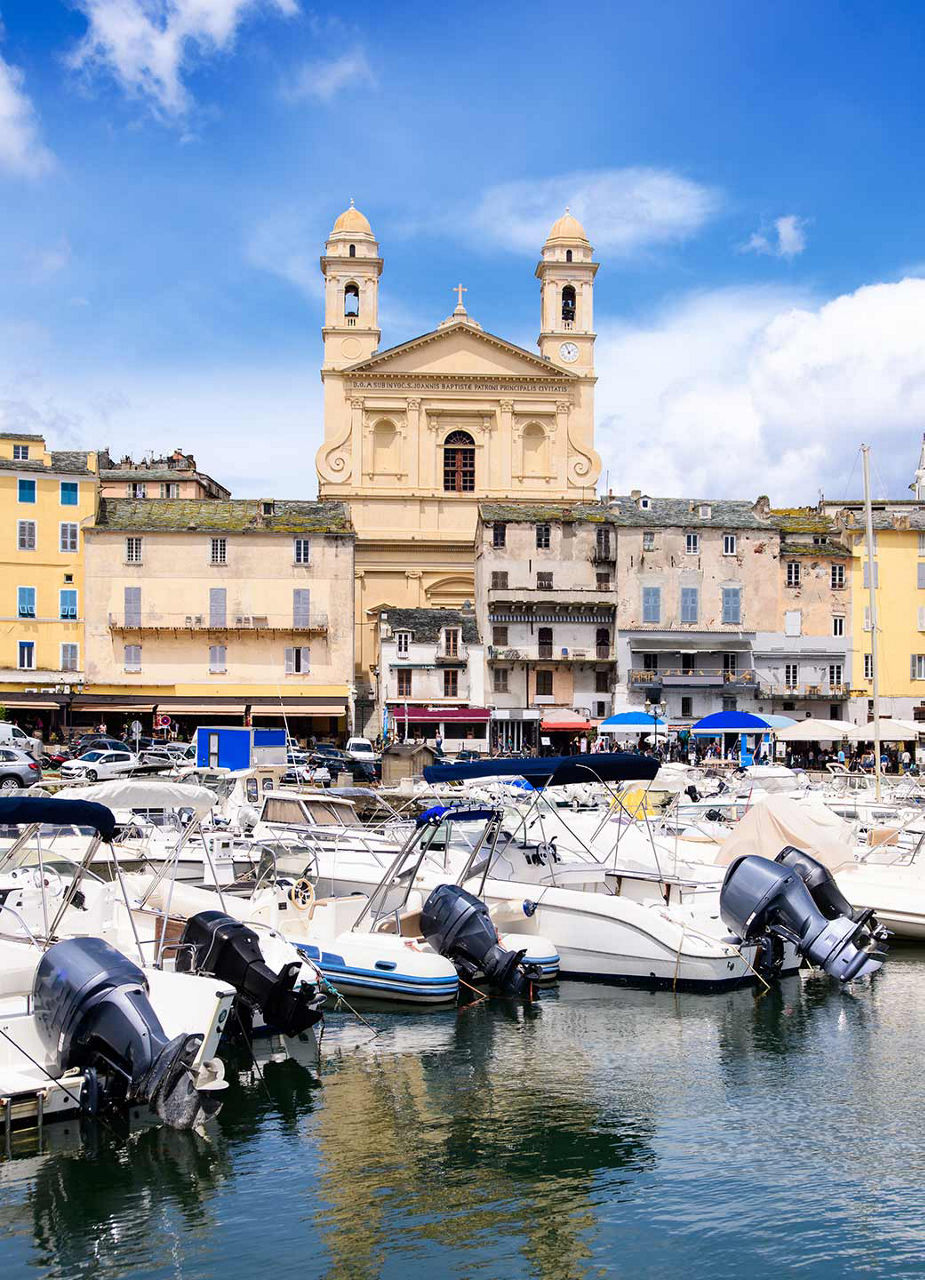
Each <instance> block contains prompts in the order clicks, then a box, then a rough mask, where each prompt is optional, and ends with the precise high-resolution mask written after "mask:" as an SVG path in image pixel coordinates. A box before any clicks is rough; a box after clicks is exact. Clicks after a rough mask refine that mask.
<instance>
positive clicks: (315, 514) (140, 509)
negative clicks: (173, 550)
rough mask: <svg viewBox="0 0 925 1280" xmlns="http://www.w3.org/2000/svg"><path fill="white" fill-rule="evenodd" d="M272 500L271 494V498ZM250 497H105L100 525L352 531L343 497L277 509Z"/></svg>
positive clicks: (140, 529)
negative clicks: (265, 510)
mask: <svg viewBox="0 0 925 1280" xmlns="http://www.w3.org/2000/svg"><path fill="white" fill-rule="evenodd" d="M268 501H269V500H268ZM263 507H264V502H263V501H261V500H259V499H252V498H228V499H215V500H211V501H206V502H204V501H203V500H202V499H201V498H186V499H184V498H147V499H139V500H138V501H137V502H136V501H133V500H131V499H129V498H104V499H103V500H102V501H101V503H100V512H99V516H98V518H97V521H96V524H95V525H94V526H91V532H92V529H93V528H96V529H112V530H118V531H120V532H123V531H124V532H128V533H136V532H137V533H160V532H166V531H170V530H174V531H180V532H191V533H192V532H204V533H340V534H352V533H353V526H352V524H351V523H350V514H349V512H348V510H347V507H346V506H345V505H344V503H342V502H289V501H285V500H281V499H276V500H274V502H273V512H272V514H270V515H264V514H263Z"/></svg>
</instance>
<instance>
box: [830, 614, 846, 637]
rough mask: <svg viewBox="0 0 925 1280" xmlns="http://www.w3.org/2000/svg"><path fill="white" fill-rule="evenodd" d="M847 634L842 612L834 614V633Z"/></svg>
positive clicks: (834, 634) (837, 634)
mask: <svg viewBox="0 0 925 1280" xmlns="http://www.w3.org/2000/svg"><path fill="white" fill-rule="evenodd" d="M844 634H845V619H844V616H843V615H842V614H840V613H836V614H834V615H833V616H832V635H833V636H843V635H844Z"/></svg>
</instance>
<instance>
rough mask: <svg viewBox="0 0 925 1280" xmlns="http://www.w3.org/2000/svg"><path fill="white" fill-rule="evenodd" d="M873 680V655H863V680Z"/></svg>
mask: <svg viewBox="0 0 925 1280" xmlns="http://www.w3.org/2000/svg"><path fill="white" fill-rule="evenodd" d="M873 678H874V655H873V654H872V653H865V654H864V679H865V680H873ZM913 678H914V677H913Z"/></svg>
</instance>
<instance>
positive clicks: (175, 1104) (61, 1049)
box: [32, 938, 219, 1129]
mask: <svg viewBox="0 0 925 1280" xmlns="http://www.w3.org/2000/svg"><path fill="white" fill-rule="evenodd" d="M32 1005H33V1010H34V1013H35V1019H36V1023H37V1024H38V1029H39V1034H40V1035H41V1037H42V1039H43V1041H44V1042H45V1044H46V1046H47V1047H48V1048H49V1049H50V1050H53V1051H54V1052H55V1053H56V1055H57V1058H56V1064H55V1067H54V1068H53V1074H55V1075H60V1074H61V1073H62V1072H64V1071H68V1070H70V1069H71V1068H73V1067H76V1068H78V1069H86V1070H91V1071H93V1073H94V1077H92V1078H95V1080H96V1082H97V1084H98V1085H99V1088H100V1092H101V1099H102V1101H103V1102H105V1103H108V1104H110V1105H117V1104H119V1103H126V1104H129V1105H139V1104H147V1105H148V1106H150V1107H151V1109H152V1110H153V1111H154V1112H155V1113H156V1114H157V1115H158V1116H159V1117H160V1118H161V1120H163V1121H164V1122H165V1123H166V1124H169V1125H170V1126H171V1127H173V1128H174V1129H191V1128H192V1127H193V1125H195V1124H197V1123H198V1122H199V1120H200V1119H201V1118H202V1116H203V1115H211V1114H213V1113H214V1112H215V1111H217V1110H218V1106H219V1100H218V1094H217V1093H214V1092H212V1091H211V1090H209V1091H207V1092H205V1093H202V1092H201V1091H200V1090H199V1088H198V1087H197V1085H196V1083H195V1080H194V1075H195V1072H194V1069H193V1063H194V1062H195V1059H196V1055H197V1054H198V1052H199V1049H200V1046H201V1044H202V1037H201V1036H198V1035H179V1036H176V1037H175V1038H174V1039H173V1040H169V1039H168V1038H167V1035H166V1033H165V1031H164V1029H163V1027H162V1026H161V1023H160V1019H159V1018H158V1016H157V1014H156V1013H155V1012H154V1009H153V1008H152V1006H151V1002H150V1000H149V999H148V984H147V982H146V980H145V975H144V973H143V972H142V970H141V969H139V968H138V966H137V965H136V964H133V963H132V961H131V960H129V959H128V958H127V957H126V956H124V955H122V953H121V952H120V951H116V949H115V947H111V946H110V945H109V943H108V942H104V941H103V939H102V938H71V939H68V940H67V941H65V942H56V943H55V944H54V945H53V946H51V947H49V948H48V950H47V951H46V952H45V954H44V956H43V957H42V959H41V962H40V964H39V966H38V969H37V970H36V973H35V978H34V980H33V984H32Z"/></svg>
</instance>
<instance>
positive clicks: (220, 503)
mask: <svg viewBox="0 0 925 1280" xmlns="http://www.w3.org/2000/svg"><path fill="white" fill-rule="evenodd" d="M85 554H86V573H87V617H88V624H87V681H88V693H87V697H86V698H85V699H84V702H83V709H84V710H85V711H87V712H92V713H93V715H94V717H95V718H96V720H101V721H103V722H104V723H105V724H106V725H107V727H108V728H109V729H110V730H111V731H112V730H116V729H119V728H120V727H121V726H122V724H123V723H124V721H125V720H127V719H128V720H132V719H134V718H136V717H137V718H138V719H139V720H140V721H141V723H142V724H143V725H144V726H145V728H146V730H147V727H148V725H149V724H150V723H151V720H150V718H149V717H152V716H157V717H163V716H167V717H169V718H170V720H171V721H177V722H178V723H179V725H180V727H181V731H182V732H188V731H189V730H190V729H192V728H194V727H195V726H196V725H197V724H208V723H209V722H210V721H211V722H213V723H221V724H235V723H238V724H240V723H242V721H245V720H247V721H250V720H253V722H254V723H255V724H257V725H261V724H262V725H267V724H271V725H272V724H276V725H279V724H282V723H283V721H284V719H285V720H286V721H287V722H288V723H289V728H290V731H291V732H292V733H293V734H294V735H300V736H306V737H307V736H308V735H310V734H313V735H315V736H317V737H322V738H328V737H335V736H340V735H342V734H343V733H344V731H345V729H349V723H348V722H349V718H350V713H351V678H352V672H353V529H352V527H351V525H350V520H349V517H348V514H347V511H346V508H345V507H344V506H343V505H342V504H340V503H337V502H288V501H282V500H276V501H256V500H247V499H239V500H235V499H231V500H222V499H215V500H212V501H202V500H201V499H196V500H191V501H182V500H180V501H174V500H161V499H153V500H152V499H142V500H138V501H128V500H124V499H122V500H116V499H103V500H102V501H101V502H100V508H99V514H98V516H97V519H96V520H95V522H94V523H93V525H92V527H90V528H88V529H87V531H86V553H85Z"/></svg>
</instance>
